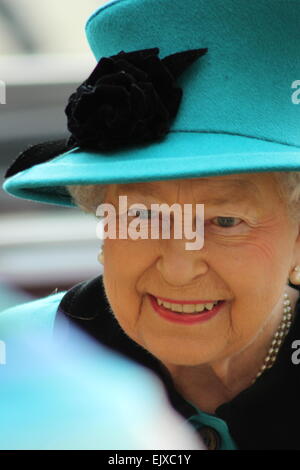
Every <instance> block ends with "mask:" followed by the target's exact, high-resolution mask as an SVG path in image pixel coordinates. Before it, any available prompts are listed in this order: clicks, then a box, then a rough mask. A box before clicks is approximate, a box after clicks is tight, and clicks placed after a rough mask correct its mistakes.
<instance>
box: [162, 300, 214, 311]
mask: <svg viewBox="0 0 300 470" xmlns="http://www.w3.org/2000/svg"><path fill="white" fill-rule="evenodd" d="M156 301H157V303H158V305H162V306H163V307H165V308H168V309H169V310H172V311H173V312H180V313H194V312H199V313H200V312H203V310H204V309H206V310H212V308H213V307H214V306H215V305H216V304H217V303H218V301H217V302H212V303H208V304H172V303H170V302H164V301H163V300H160V299H156Z"/></svg>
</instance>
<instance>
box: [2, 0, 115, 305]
mask: <svg viewBox="0 0 300 470" xmlns="http://www.w3.org/2000/svg"><path fill="white" fill-rule="evenodd" d="M105 3H109V2H108V1H107V0H106V1H104V0H43V1H39V0H0V80H2V81H4V82H5V84H6V103H5V104H0V176H1V184H2V182H3V176H4V173H5V170H6V169H7V168H8V166H9V165H10V164H11V163H12V162H13V161H14V159H15V158H16V157H17V156H18V154H19V153H20V152H21V151H22V150H24V149H25V148H27V147H28V146H29V145H31V144H35V143H39V142H43V141H47V140H52V139H59V138H62V137H64V136H67V135H68V134H69V133H68V131H67V126H66V117H65V113H64V108H65V106H66V103H67V100H68V97H69V96H70V94H71V93H72V92H73V91H74V90H75V89H76V87H77V86H78V85H79V84H80V83H82V81H83V80H85V79H86V78H87V77H88V75H89V74H90V72H91V71H92V69H93V68H94V66H95V64H96V61H95V58H94V56H93V54H92V52H91V51H90V48H89V46H88V43H87V40H86V37H85V31H84V27H85V23H86V21H87V19H88V17H89V16H90V15H91V14H92V13H93V12H94V11H95V10H96V9H97V8H98V7H100V6H102V5H104V4H105ZM96 224H97V220H96V219H95V218H94V217H93V216H92V215H87V214H84V213H82V212H81V211H79V210H77V209H68V208H62V207H58V206H55V205H50V204H41V203H35V202H31V201H27V200H22V199H18V198H15V197H12V196H9V195H7V194H6V193H5V192H4V191H3V190H2V189H1V190H0V280H1V286H2V290H3V287H6V292H9V293H16V295H15V296H11V295H6V296H4V295H2V297H1V298H2V302H1V304H0V310H2V309H3V308H6V307H8V306H10V305H12V304H14V303H16V302H19V301H20V300H22V299H24V300H27V299H30V298H35V297H40V296H44V295H49V294H51V293H52V292H54V291H55V290H58V291H62V290H65V289H68V288H70V287H71V286H73V285H74V284H76V283H78V282H81V281H84V280H86V279H89V278H92V277H94V276H97V275H98V274H101V272H102V269H101V266H100V265H99V263H98V262H97V253H98V251H99V247H100V244H101V241H100V240H99V239H98V238H97V237H96Z"/></svg>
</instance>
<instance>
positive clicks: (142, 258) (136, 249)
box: [103, 239, 155, 338]
mask: <svg viewBox="0 0 300 470" xmlns="http://www.w3.org/2000/svg"><path fill="white" fill-rule="evenodd" d="M146 242H147V245H146ZM104 252H105V261H104V269H103V283H104V288H105V291H106V295H107V298H108V301H109V303H110V306H111V308H112V311H113V313H114V315H115V317H116V319H117V320H118V322H119V324H120V325H121V327H122V328H123V329H125V330H126V333H127V334H129V335H130V336H131V337H132V338H135V336H136V333H135V328H134V325H135V323H136V321H137V319H138V316H139V314H140V310H141V307H142V301H143V298H142V296H141V295H140V294H139V292H138V290H137V283H138V282H139V279H140V278H141V277H142V276H143V273H144V272H145V271H146V270H147V269H149V266H151V264H152V263H153V262H154V261H155V257H154V255H153V253H154V252H153V250H152V249H151V248H150V247H149V240H130V239H127V240H126V239H125V240H112V239H107V240H105V242H104Z"/></svg>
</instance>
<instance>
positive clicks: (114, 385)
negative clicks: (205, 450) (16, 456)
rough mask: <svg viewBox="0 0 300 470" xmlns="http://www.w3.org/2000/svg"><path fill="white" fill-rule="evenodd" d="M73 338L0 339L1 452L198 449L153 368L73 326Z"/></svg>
mask: <svg viewBox="0 0 300 470" xmlns="http://www.w3.org/2000/svg"><path fill="white" fill-rule="evenodd" d="M73 338H74V341H72V344H68V345H65V344H64V342H63V341H61V342H60V341H55V342H54V340H53V339H49V336H46V335H45V337H44V336H43V335H42V334H41V332H40V331H39V333H38V332H36V333H34V332H31V333H30V334H28V333H26V334H25V333H23V334H22V335H16V336H13V335H12V336H11V337H10V338H6V339H5V341H1V343H0V345H1V347H0V351H1V353H0V354H1V357H2V361H1V360H0V376H1V387H0V416H1V419H0V449H2V450H4V449H5V450H11V449H36V450H38V449H107V450H110V449H114V450H115V449H117V450H125V449H174V450H175V449H189V450H192V449H201V448H202V444H201V443H200V441H199V437H198V436H197V435H196V432H195V431H194V430H193V429H192V428H191V426H190V425H188V424H187V423H186V422H185V421H184V420H183V419H182V417H181V416H179V415H178V414H177V413H175V411H174V410H173V408H171V405H170V404H169V402H168V399H167V396H166V394H165V390H164V388H163V385H162V384H161V382H160V380H159V379H158V377H156V376H155V375H154V373H152V372H151V371H150V370H148V369H146V368H144V367H142V366H139V365H138V364H135V363H133V362H131V361H129V360H127V358H124V357H123V356H121V355H119V354H117V353H114V352H112V351H110V350H108V349H107V348H105V347H104V346H101V345H100V344H98V343H96V342H94V341H93V340H91V339H90V338H89V337H87V336H86V335H85V334H84V333H82V332H81V331H79V330H77V329H76V330H74V331H73ZM0 340H1V329H0Z"/></svg>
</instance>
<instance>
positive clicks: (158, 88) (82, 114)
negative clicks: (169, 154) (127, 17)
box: [5, 47, 207, 178]
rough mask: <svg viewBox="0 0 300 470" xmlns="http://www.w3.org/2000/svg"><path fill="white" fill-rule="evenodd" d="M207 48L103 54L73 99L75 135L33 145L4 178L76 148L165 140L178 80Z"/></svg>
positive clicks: (173, 112)
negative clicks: (164, 54) (167, 52)
mask: <svg viewBox="0 0 300 470" xmlns="http://www.w3.org/2000/svg"><path fill="white" fill-rule="evenodd" d="M206 52H207V48H202V49H189V50H186V51H182V52H177V53H175V54H172V55H169V56H167V57H165V58H164V59H160V58H159V57H158V53H159V48H158V47H154V48H151V49H143V50H138V51H133V52H124V51H121V52H119V53H118V54H116V55H114V56H111V57H103V58H101V59H100V61H99V62H98V64H97V65H96V67H95V69H94V70H93V72H92V73H91V75H90V76H89V78H87V80H85V81H84V82H83V83H82V84H81V85H80V86H79V87H78V88H77V89H76V91H75V92H74V93H72V95H71V96H70V98H69V100H68V103H67V106H66V108H65V113H66V116H67V122H68V129H69V131H70V133H71V135H70V136H68V137H66V138H65V139H61V140H58V141H49V142H42V143H39V144H35V145H32V146H30V147H29V148H27V149H26V150H25V151H23V152H22V153H21V154H20V155H19V156H18V157H17V158H16V160H15V161H14V162H13V163H12V165H11V166H10V167H9V168H8V170H7V171H6V174H5V178H8V177H10V176H13V175H15V174H16V173H18V172H20V171H23V170H26V169H28V168H30V167H32V166H34V165H36V164H38V163H44V162H47V161H48V160H51V159H53V158H55V157H56V156H58V155H60V154H63V153H65V152H67V151H68V150H71V149H73V148H76V147H80V148H82V149H91V150H96V151H97V150H98V151H101V150H102V151H103V150H104V151H105V150H114V149H118V148H122V147H124V146H126V145H134V144H142V143H147V142H151V141H158V140H161V139H163V138H164V137H165V135H166V134H167V132H168V131H169V129H170V125H171V121H172V120H173V119H174V118H175V116H176V114H177V112H178V109H179V105H180V102H181V99H182V94H183V91H182V89H181V88H180V87H178V86H177V84H176V79H177V78H178V77H179V76H180V75H181V74H182V72H183V71H184V70H186V68H187V67H189V65H191V64H192V63H193V62H195V61H196V60H197V59H198V58H199V57H201V56H203V55H204V54H206Z"/></svg>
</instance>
